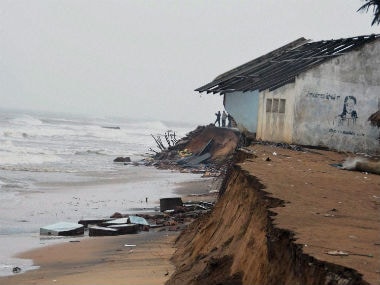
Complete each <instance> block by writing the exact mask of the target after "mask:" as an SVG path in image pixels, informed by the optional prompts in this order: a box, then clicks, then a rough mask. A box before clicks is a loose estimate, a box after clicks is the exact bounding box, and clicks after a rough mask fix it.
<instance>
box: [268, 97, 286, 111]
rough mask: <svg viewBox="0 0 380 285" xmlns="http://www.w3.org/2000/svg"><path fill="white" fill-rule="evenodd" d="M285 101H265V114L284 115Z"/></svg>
mask: <svg viewBox="0 0 380 285" xmlns="http://www.w3.org/2000/svg"><path fill="white" fill-rule="evenodd" d="M285 104H286V100H285V99H267V103H266V106H265V107H266V112H267V113H285Z"/></svg>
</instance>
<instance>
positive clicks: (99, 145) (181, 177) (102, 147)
mask: <svg viewBox="0 0 380 285" xmlns="http://www.w3.org/2000/svg"><path fill="white" fill-rule="evenodd" d="M194 128H195V126H192V125H189V124H181V123H178V122H176V123H167V122H161V121H154V120H131V119H127V118H105V117H103V118H100V117H88V116H87V117H86V116H74V115H67V114H65V115H63V114H52V113H41V112H21V111H9V110H1V111H0V253H1V254H0V275H8V274H12V271H11V269H12V268H13V267H14V266H19V267H21V268H23V269H24V270H27V269H32V268H34V267H33V262H32V261H29V260H21V259H18V258H15V257H14V255H15V254H17V253H20V252H23V251H25V250H29V249H32V248H36V247H40V246H45V245H49V244H51V243H54V242H62V238H55V239H54V238H45V237H40V235H39V229H40V227H42V226H46V225H49V224H52V223H56V222H61V221H66V222H77V221H78V220H80V219H83V218H103V217H109V216H110V215H112V214H113V213H114V212H121V213H131V212H139V211H146V210H154V209H155V208H157V206H158V205H159V199H160V198H164V197H168V196H169V197H171V196H175V194H174V192H173V190H174V189H175V187H176V186H178V185H177V184H178V183H180V182H184V181H190V180H197V179H200V178H199V176H197V175H194V174H182V173H181V174H179V173H177V172H172V171H166V170H158V169H155V168H154V167H147V166H143V165H138V162H140V161H142V160H143V159H145V158H147V157H150V156H151V155H152V154H153V152H151V151H149V149H154V150H156V151H158V148H157V145H156V143H155V141H154V139H153V138H152V136H151V135H152V134H153V135H158V134H160V135H163V134H164V133H165V132H166V131H168V130H172V131H175V132H176V135H177V138H180V137H183V136H185V135H186V133H188V132H189V131H191V130H192V129H194ZM119 156H122V157H130V158H131V160H132V162H134V163H132V164H128V165H124V163H115V162H113V160H114V159H115V158H116V157H119Z"/></svg>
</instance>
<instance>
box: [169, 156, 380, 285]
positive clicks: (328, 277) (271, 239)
mask: <svg viewBox="0 0 380 285" xmlns="http://www.w3.org/2000/svg"><path fill="white" fill-rule="evenodd" d="M272 151H273V150H272V149H270V150H269V151H268V152H267V154H265V152H261V153H260V155H261V156H259V157H258V158H256V161H258V162H259V163H262V164H263V165H265V166H267V165H268V167H270V166H273V164H274V163H276V162H277V161H278V163H279V164H280V163H281V159H282V160H284V162H283V163H287V162H288V161H289V160H290V158H292V156H291V155H292V154H289V153H288V152H289V150H287V151H285V150H284V153H283V154H282V155H283V157H279V156H278V155H277V153H276V157H274V156H271V157H269V155H270V154H271V153H272ZM276 151H277V152H282V151H278V150H276ZM273 154H275V152H273ZM266 155H268V156H267V157H266ZM280 155H281V154H280ZM297 155H298V154H297ZM301 155H302V154H301ZM311 155H315V154H311ZM317 155H319V156H321V154H317ZM239 156H240V158H242V157H244V155H242V154H241V153H240V154H239ZM268 158H269V159H268ZM293 158H297V161H298V164H302V163H300V162H299V161H300V158H299V157H293ZM340 158H342V157H335V158H333V159H331V161H328V160H326V161H325V163H324V165H323V166H324V167H325V164H326V167H331V166H330V165H328V163H329V162H334V161H335V162H338V161H336V160H339V159H340ZM318 159H321V160H322V161H323V160H325V159H326V158H324V157H319V158H318ZM242 161H244V159H243V160H242ZM245 161H246V162H247V163H249V162H250V159H246V160H245ZM293 162H296V161H293ZM254 166H255V165H253V167H254ZM256 166H258V164H257V165H256ZM279 166H280V165H279ZM301 166H303V167H304V168H303V169H304V170H299V171H305V172H306V174H308V176H309V177H313V175H311V174H310V173H312V172H311V169H310V168H305V167H309V166H306V165H301ZM280 167H283V166H280ZM290 168H292V167H289V169H283V170H282V172H284V175H285V176H286V175H289V177H291V176H292V173H291V169H290ZM247 169H248V170H247ZM315 169H317V167H316V166H315ZM271 170H272V169H271V168H269V169H268V172H267V174H268V177H270V175H271V173H270V172H269V171H271ZM295 171H296V170H295ZM331 171H332V172H334V171H335V169H331ZM253 172H254V171H249V167H248V168H247V167H246V166H245V165H244V162H243V163H242V164H235V165H234V166H232V168H231V169H230V171H229V173H228V175H227V177H226V180H225V184H224V187H223V189H222V191H223V195H221V197H220V199H219V200H218V202H217V204H216V206H215V209H214V210H213V212H212V213H211V214H209V215H208V216H204V217H202V218H201V219H199V220H197V221H196V222H194V223H193V224H192V225H191V226H189V228H188V229H186V230H185V231H184V232H183V233H182V234H181V235H180V236H179V238H178V240H177V244H176V246H177V251H176V253H175V255H174V257H173V262H174V264H175V265H176V267H177V269H176V272H175V273H174V274H173V275H172V276H171V278H170V280H169V281H168V282H167V284H168V285H172V284H291V285H294V284H359V285H360V284H377V283H375V282H376V281H375V282H367V281H368V279H367V280H365V278H363V274H362V273H363V270H364V271H365V269H363V268H362V267H361V266H359V265H358V268H360V270H361V271H362V272H361V273H359V272H358V271H357V270H356V269H357V268H356V266H355V264H359V263H360V264H361V263H362V262H363V263H364V264H367V265H368V266H367V267H368V268H369V269H368V270H369V271H370V272H369V273H368V274H367V277H369V279H371V281H374V280H376V278H377V277H376V272H375V271H376V270H375V269H374V267H376V261H374V259H373V258H378V256H379V255H378V252H377V251H378V247H376V246H374V247H372V248H371V247H369V248H366V247H365V246H364V247H363V248H360V247H357V246H355V244H354V246H352V245H349V244H347V245H346V246H347V248H350V249H351V248H357V250H359V251H360V250H367V251H368V250H372V252H373V253H374V254H375V256H373V255H372V256H366V257H360V258H363V260H361V259H359V260H357V259H355V258H356V257H358V256H356V257H354V256H352V258H351V259H352V262H351V261H350V260H348V261H347V260H345V261H341V260H338V259H336V260H337V262H335V259H333V258H334V257H329V256H326V258H324V254H325V252H326V250H327V249H334V248H336V246H335V245H334V244H335V243H336V242H338V243H339V242H342V241H339V240H338V241H337V240H334V241H332V242H331V245H329V244H324V241H323V238H319V239H318V240H319V241H320V242H322V244H324V245H323V246H325V247H324V248H323V249H321V247H322V246H321V245H319V244H318V241H316V240H313V238H310V239H309V240H308V244H309V245H310V248H312V247H315V249H318V247H319V249H318V250H319V251H320V255H318V254H316V253H313V252H312V250H311V251H309V252H308V250H309V249H308V250H305V246H307V243H306V242H305V238H304V236H302V231H300V232H301V234H299V233H298V230H297V229H298V228H297V229H296V231H297V233H296V232H295V231H292V230H289V229H288V228H290V227H286V226H285V227H283V226H282V225H283V224H286V223H283V221H281V220H277V219H276V218H275V217H276V216H277V214H278V209H281V208H286V207H285V206H287V204H288V203H292V202H289V201H287V200H286V199H283V198H277V197H276V195H273V193H268V192H267V189H266V185H265V184H268V183H266V181H267V178H268V177H266V178H262V179H261V177H260V180H259V179H258V178H257V177H256V176H255V175H252V173H253ZM309 172H310V173H309ZM313 173H314V172H313ZM299 174H300V175H301V173H299ZM315 174H316V175H317V176H316V179H317V180H318V175H321V174H322V177H323V178H324V179H327V180H328V179H331V177H324V176H325V175H324V174H326V171H324V170H321V169H319V168H318V169H317V170H316V171H315ZM293 175H294V174H293ZM302 175H303V174H302ZM344 175H345V174H344ZM351 175H352V174H351ZM259 176H260V175H259ZM367 176H368V175H367ZM276 177H277V176H276V174H275V173H273V177H272V179H273V180H274V184H276V181H275V180H276ZM298 178H299V177H298ZM371 178H374V181H372V182H373V183H374V184H373V185H374V186H375V187H376V186H379V185H380V184H379V182H380V181H379V180H376V179H377V177H374V176H371ZM269 179H270V178H269ZM294 179H297V177H294V176H293V178H292V179H289V180H291V183H293V184H289V185H288V186H287V185H283V189H287V188H292V187H293V189H294V186H295V188H297V184H296V182H294ZM310 179H311V178H310ZM343 179H344V177H343ZM263 181H264V182H263ZM304 181H306V180H304V179H303V180H302V183H304ZM310 181H311V180H310ZM359 182H360V181H359ZM278 183H280V184H281V179H280V178H279V182H278ZM278 183H277V184H278ZM305 183H306V184H307V183H308V182H305ZM331 183H334V181H332V182H331ZM310 184H311V185H312V184H313V183H310ZM310 184H309V185H307V187H309V186H310ZM321 185H322V186H318V187H316V189H317V190H316V191H320V192H318V195H319V194H320V195H321V197H320V199H321V200H324V198H323V197H325V196H323V195H327V194H324V193H325V192H324V191H327V192H326V193H332V192H331V191H335V190H336V189H334V187H330V189H327V188H328V187H326V189H324V188H323V185H325V184H324V183H321ZM367 186H368V185H367ZM307 187H306V186H305V188H306V189H307ZM274 188H275V187H274ZM279 188H281V187H279ZM377 189H379V188H377ZM280 190H281V189H280ZM302 190H304V189H302ZM338 190H339V189H338ZM338 190H336V191H338ZM310 191H314V190H313V189H312V190H310ZM373 191H375V190H373ZM274 192H275V191H274ZM283 192H285V190H284V191H283ZM293 192H296V191H293ZM376 193H377V192H376ZM336 194H337V195H340V194H339V193H336ZM348 194H350V193H348ZM351 194H352V193H351ZM305 195H308V194H307V193H305ZM285 196H286V195H285ZM289 196H291V195H289ZM311 196H313V195H311ZM331 197H332V196H331ZM290 199H291V198H290ZM331 199H333V198H331ZM331 199H330V200H329V202H328V203H330V202H331ZM300 200H303V199H302V197H301V199H300ZM290 201H292V200H290ZM343 201H345V200H344V199H343ZM304 203H306V204H311V207H313V205H312V204H313V202H311V203H310V202H309V201H308V200H307V199H305V201H304ZM340 203H342V202H340ZM317 204H318V203H316V205H317ZM347 204H348V203H347ZM294 205H297V203H294ZM347 206H348V207H351V206H350V205H347ZM321 207H322V206H321ZM326 207H327V208H326V210H328V208H329V207H330V205H326ZM290 208H291V207H290ZM333 209H335V211H338V213H344V211H345V208H344V207H342V208H338V207H337V208H333ZM293 210H294V209H293ZM371 210H373V212H371V215H376V210H377V209H371ZM295 211H297V210H295ZM302 211H305V210H304V209H302ZM302 211H301V212H302ZM306 211H309V210H306ZM306 211H305V213H306V214H305V215H304V216H306V217H305V219H306V220H307V219H308V217H307V215H308V214H311V215H314V216H316V219H319V218H321V224H323V223H325V221H326V220H323V219H327V216H323V217H322V215H321V214H320V213H319V212H315V213H311V212H310V213H309V212H306ZM301 214H302V213H301ZM320 216H321V217H320ZM337 216H339V215H337ZM343 216H344V215H342V219H341V220H340V221H341V222H342V223H343V224H344V225H345V224H346V222H345V220H344V217H343ZM351 218H352V219H355V217H351ZM336 221H337V219H335V220H334V221H333V222H332V224H331V227H332V228H334V223H336ZM371 222H373V223H374V224H375V223H376V222H378V220H376V218H374V219H373V220H371ZM278 223H280V224H281V226H278ZM329 223H331V222H330V221H328V222H327V227H326V228H325V229H323V227H322V229H320V230H318V231H329V230H331V229H330V227H329ZM347 223H349V221H348V222H347ZM335 226H337V225H335ZM358 227H359V230H360V227H361V226H358ZM366 227H367V228H369V229H368V232H366V233H363V235H364V234H365V236H366V238H362V236H361V235H360V233H359V234H358V232H357V231H355V228H353V229H352V231H351V233H352V235H350V238H348V239H351V237H357V239H361V241H363V242H367V243H368V245H369V244H370V243H371V244H372V245H373V244H375V243H376V240H375V239H376V234H375V232H376V231H377V230H378V228H377V227H376V226H373V227H372V226H368V225H366ZM318 231H317V233H318ZM338 232H339V230H338ZM347 234H348V233H347ZM329 238H331V239H335V238H336V237H334V236H330V237H328V239H329ZM349 242H351V240H349ZM353 242H354V243H355V242H356V241H355V240H354V241H353ZM329 246H331V247H329ZM316 256H317V257H322V258H316ZM338 258H339V259H341V258H342V257H338ZM358 258H359V257H358ZM332 261H333V262H332ZM350 262H351V263H350ZM371 262H372V263H374V264H371ZM371 273H373V274H371Z"/></svg>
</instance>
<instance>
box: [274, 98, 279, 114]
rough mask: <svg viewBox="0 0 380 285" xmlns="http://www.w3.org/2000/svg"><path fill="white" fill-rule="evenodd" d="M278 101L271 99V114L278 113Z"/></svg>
mask: <svg viewBox="0 0 380 285" xmlns="http://www.w3.org/2000/svg"><path fill="white" fill-rule="evenodd" d="M278 101H279V100H278V99H273V103H272V113H278Z"/></svg>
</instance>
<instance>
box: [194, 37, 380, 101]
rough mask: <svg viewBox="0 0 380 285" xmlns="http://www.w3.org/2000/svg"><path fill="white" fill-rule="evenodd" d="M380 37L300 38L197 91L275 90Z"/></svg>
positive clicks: (239, 67) (222, 92)
mask: <svg viewBox="0 0 380 285" xmlns="http://www.w3.org/2000/svg"><path fill="white" fill-rule="evenodd" d="M379 37H380V34H372V35H367V36H358V37H353V38H345V39H338V40H328V41H318V42H310V41H309V40H306V39H305V38H299V39H297V40H295V41H293V42H291V43H289V44H287V45H285V46H283V47H280V48H278V49H276V50H274V51H272V52H270V53H268V54H266V55H263V56H261V57H258V58H256V59H254V60H252V61H249V62H247V63H245V64H243V65H241V66H238V67H236V68H234V69H232V70H230V71H228V72H226V73H223V74H221V75H219V76H218V77H217V78H215V79H214V80H213V81H212V82H210V83H208V84H206V85H204V86H201V87H199V88H197V89H195V91H198V92H204V91H207V93H220V94H226V93H231V92H235V91H242V92H246V91H253V90H259V91H262V90H266V89H269V90H275V89H277V88H279V87H281V86H283V85H285V84H288V83H292V82H294V81H295V78H296V76H297V75H298V74H300V73H302V72H304V71H306V70H308V69H311V68H312V67H315V66H317V65H319V64H321V63H323V62H324V61H326V60H329V59H331V58H333V57H337V56H340V55H343V54H346V53H348V52H350V51H352V50H355V49H358V48H360V47H362V46H363V45H365V44H367V43H370V42H372V41H374V40H376V39H378V38H379Z"/></svg>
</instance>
